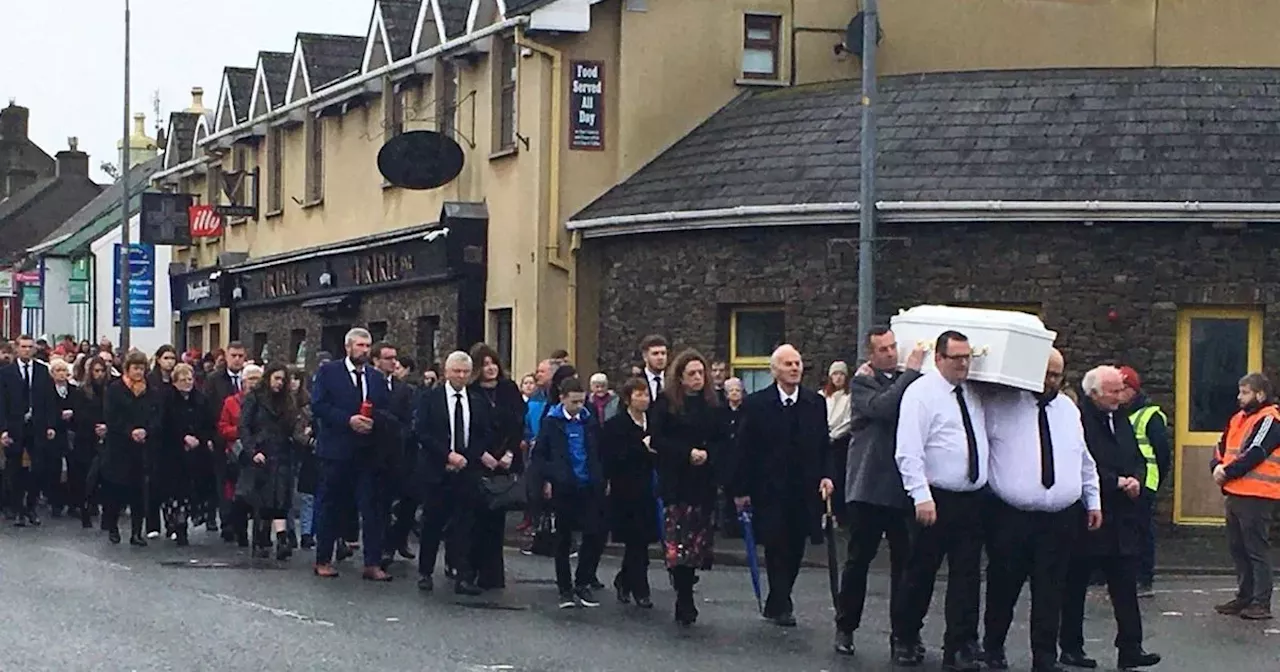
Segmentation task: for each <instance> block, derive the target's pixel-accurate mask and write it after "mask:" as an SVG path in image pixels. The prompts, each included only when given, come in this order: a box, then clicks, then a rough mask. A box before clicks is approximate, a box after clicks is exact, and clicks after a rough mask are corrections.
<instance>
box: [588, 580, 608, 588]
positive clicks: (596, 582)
mask: <svg viewBox="0 0 1280 672" xmlns="http://www.w3.org/2000/svg"><path fill="white" fill-rule="evenodd" d="M588 585H589V586H590V587H591V590H604V584H603V583H600V579H591V583H590V584H588Z"/></svg>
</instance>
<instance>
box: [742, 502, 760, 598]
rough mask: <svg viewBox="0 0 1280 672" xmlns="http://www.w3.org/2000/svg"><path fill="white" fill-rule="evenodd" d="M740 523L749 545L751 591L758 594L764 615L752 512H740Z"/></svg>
mask: <svg viewBox="0 0 1280 672" xmlns="http://www.w3.org/2000/svg"><path fill="white" fill-rule="evenodd" d="M738 521H739V522H741V523H742V540H743V542H745V543H746V545H747V569H750V570H751V590H753V591H755V593H756V608H757V609H759V610H760V613H762V614H763V613H764V597H763V595H762V594H761V592H760V556H759V554H758V553H757V551H756V530H755V527H754V526H753V525H752V524H751V510H750V509H744V510H742V511H739V512H738Z"/></svg>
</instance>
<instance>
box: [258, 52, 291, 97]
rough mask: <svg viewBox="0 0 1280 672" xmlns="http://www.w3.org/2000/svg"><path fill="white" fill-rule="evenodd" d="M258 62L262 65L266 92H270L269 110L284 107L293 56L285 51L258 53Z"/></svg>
mask: <svg viewBox="0 0 1280 672" xmlns="http://www.w3.org/2000/svg"><path fill="white" fill-rule="evenodd" d="M258 62H259V63H261V64H262V75H263V76H264V77H265V78H266V80H267V90H268V91H270V92H271V109H273V110H274V109H276V108H277V107H280V106H281V105H284V99H285V98H286V97H288V95H289V70H290V69H291V68H292V67H293V54H291V53H289V52H287V51H259V52H258Z"/></svg>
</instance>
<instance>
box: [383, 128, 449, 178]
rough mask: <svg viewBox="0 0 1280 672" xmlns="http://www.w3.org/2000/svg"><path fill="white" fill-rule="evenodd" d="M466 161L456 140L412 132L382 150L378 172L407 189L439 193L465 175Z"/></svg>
mask: <svg viewBox="0 0 1280 672" xmlns="http://www.w3.org/2000/svg"><path fill="white" fill-rule="evenodd" d="M465 162H466V157H465V156H464V155H463V154H462V147H461V146H459V145H458V143H457V142H454V140H453V139H452V138H450V137H449V136H447V135H444V134H442V133H437V132H435V131H409V132H406V133H401V134H400V135H397V136H396V137H394V138H392V139H390V140H388V141H387V142H386V144H384V145H382V149H381V150H378V172H380V173H382V177H384V178H386V180H387V182H390V183H391V184H393V185H395V186H397V187H401V188H404V189H435V188H437V187H442V186H444V185H446V184H449V183H450V182H452V181H453V180H454V178H456V177H458V174H459V173H461V172H462V166H463V164H464V163H465Z"/></svg>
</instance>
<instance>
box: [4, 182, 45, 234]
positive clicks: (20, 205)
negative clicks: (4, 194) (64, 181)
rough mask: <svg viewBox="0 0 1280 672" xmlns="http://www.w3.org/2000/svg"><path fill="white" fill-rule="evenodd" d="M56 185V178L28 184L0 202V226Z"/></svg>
mask: <svg viewBox="0 0 1280 672" xmlns="http://www.w3.org/2000/svg"><path fill="white" fill-rule="evenodd" d="M57 183H58V178H57V177H46V178H44V179H42V180H36V181H35V182H33V183H31V184H28V185H27V186H26V187H24V188H22V189H19V190H18V192H17V193H15V194H13V195H11V196H9V197H8V198H6V199H2V200H0V226H3V225H4V222H5V220H6V219H8V218H10V217H12V216H13V215H15V214H17V213H19V212H21V211H22V210H23V209H25V208H26V207H27V206H28V205H31V204H32V203H35V202H36V201H37V200H39V199H40V196H41V195H42V194H44V193H45V192H47V191H49V190H50V189H52V188H53V185H55V184H57Z"/></svg>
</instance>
